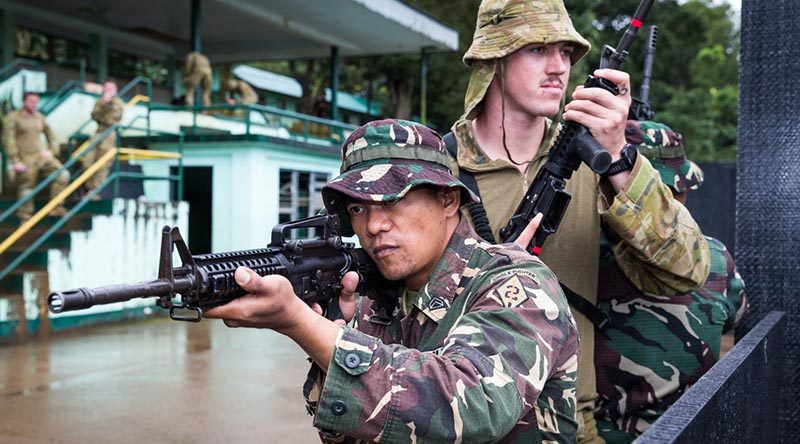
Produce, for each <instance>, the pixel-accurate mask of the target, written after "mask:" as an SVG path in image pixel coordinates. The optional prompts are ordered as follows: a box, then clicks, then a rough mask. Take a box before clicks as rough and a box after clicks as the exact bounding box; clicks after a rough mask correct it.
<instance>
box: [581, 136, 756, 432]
mask: <svg viewBox="0 0 800 444" xmlns="http://www.w3.org/2000/svg"><path fill="white" fill-rule="evenodd" d="M626 136H627V139H628V142H630V143H632V144H635V145H637V146H638V149H639V153H640V154H643V155H644V156H645V157H647V158H648V159H649V160H650V162H651V163H652V164H653V167H654V168H655V169H656V170H657V171H658V172H659V174H660V175H661V180H662V181H663V182H664V184H666V185H667V186H669V188H670V190H671V192H672V193H673V194H674V195H675V198H676V199H677V200H679V201H680V202H685V201H686V194H687V193H688V192H689V191H691V190H696V189H698V188H699V187H700V185H701V184H702V182H703V172H702V171H701V170H700V168H699V167H698V166H697V165H695V164H694V163H693V162H690V161H689V160H688V159H687V158H686V155H685V154H684V149H683V139H682V137H681V136H680V134H677V133H675V132H673V131H672V130H671V129H670V128H669V127H667V126H666V125H663V124H660V123H656V122H646V121H642V122H639V121H629V122H628V128H627V131H626ZM706 240H707V241H708V245H709V247H710V250H711V272H710V273H709V275H708V280H707V281H706V282H705V284H703V286H702V287H700V288H698V289H697V290H695V291H693V292H691V293H686V294H682V295H672V296H663V295H658V294H650V293H646V292H643V291H641V290H638V289H637V288H636V287H635V286H634V285H633V284H631V282H630V281H629V280H628V279H627V278H626V277H625V274H624V273H623V272H622V270H620V268H619V266H618V264H617V261H616V260H615V259H614V254H613V253H612V252H611V250H610V248H609V246H608V244H604V245H603V246H602V247H601V250H600V252H601V260H600V282H599V286H598V307H599V308H600V309H601V310H602V311H603V312H604V313H606V314H607V315H608V317H609V325H608V327H607V328H605V329H604V330H603V331H602V332H599V333H598V335H597V337H596V339H595V357H594V360H595V366H596V368H597V391H598V393H599V395H600V399H599V401H598V410H597V419H598V430H599V431H600V434H601V436H603V438H605V440H606V442H608V443H609V444H611V443H627V442H631V441H632V440H633V439H634V438H635V437H636V436H638V435H639V434H641V433H642V432H644V431H645V430H646V429H647V428H648V427H649V426H650V424H652V423H653V422H654V421H655V420H656V419H658V418H659V416H661V414H663V413H664V411H666V410H667V408H669V406H670V405H672V403H674V402H675V401H676V400H677V399H678V397H679V396H680V395H681V394H683V393H684V392H685V391H686V389H687V388H688V387H689V386H691V385H692V384H694V383H695V382H696V381H697V380H698V379H699V378H700V377H701V376H702V375H703V374H704V373H705V372H706V371H708V370H709V369H710V368H711V366H713V365H714V363H716V362H717V360H718V359H719V355H720V341H721V339H722V334H723V332H724V331H726V330H728V329H731V328H733V327H735V326H736V325H737V324H738V323H739V322H740V321H741V320H742V318H743V317H744V314H745V312H746V311H747V302H746V300H745V294H744V283H743V282H742V279H741V277H740V276H739V273H738V272H737V271H736V266H735V264H734V263H733V258H732V257H731V255H730V253H729V252H728V250H727V249H726V248H725V245H724V244H723V243H722V242H720V241H718V240H717V239H713V238H710V237H706Z"/></svg>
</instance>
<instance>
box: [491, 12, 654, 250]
mask: <svg viewBox="0 0 800 444" xmlns="http://www.w3.org/2000/svg"><path fill="white" fill-rule="evenodd" d="M654 1H655V0H642V2H641V3H640V4H639V7H638V8H636V12H635V13H634V15H633V17H632V18H631V22H630V24H629V25H628V29H627V30H625V34H624V35H623V36H622V39H621V40H620V42H619V44H618V45H617V48H616V49H615V48H612V47H610V46H608V45H605V46H603V49H602V50H601V54H600V68H601V69H602V68H610V69H618V68H619V67H620V66H621V65H622V63H623V62H625V60H626V59H627V58H628V49H629V48H630V46H631V43H633V39H634V37H635V36H636V31H638V29H639V28H640V27H641V26H642V23H643V20H644V18H645V17H646V16H647V13H648V12H650V7H651V6H653V2H654ZM584 87H586V88H603V89H605V90H606V91H609V92H611V93H612V94H614V95H619V88H617V85H615V84H614V83H612V82H610V81H608V80H606V79H603V78H599V77H595V76H593V75H589V78H588V79H587V80H586V83H584ZM581 162H584V163H586V165H588V166H589V168H591V169H592V171H594V172H595V173H597V174H603V173H605V172H606V171H607V170H608V167H609V165H610V164H611V155H610V154H609V153H608V151H606V150H605V149H603V147H602V146H601V145H600V143H599V142H597V140H596V139H595V138H594V137H593V136H592V134H591V133H590V132H589V130H588V129H587V128H586V127H585V126H583V125H581V124H579V123H576V122H574V121H567V122H566V123H564V125H563V126H562V128H561V132H560V133H559V134H558V138H557V139H556V142H555V144H553V146H552V148H550V151H549V152H548V154H547V163H545V164H544V166H542V168H541V169H540V170H539V172H538V173H537V174H536V178H535V179H534V180H533V182H532V183H531V185H530V187H529V188H528V191H527V193H525V197H524V198H523V199H522V202H521V203H520V205H519V207H517V210H516V211H515V212H514V215H513V216H512V217H511V219H510V220H509V221H508V224H506V226H505V227H503V228H502V229H500V238H501V239H502V241H503V242H513V241H514V240H516V239H517V238H518V237H519V236H520V234H522V231H523V230H524V229H525V227H527V226H528V223H530V221H531V220H532V219H533V218H534V217H535V216H536V215H537V214H539V213H542V215H543V218H542V221H541V223H540V224H539V228H538V229H537V230H536V233H535V234H534V236H533V240H532V241H531V245H530V246H529V248H528V251H529V252H530V253H532V254H535V255H538V254H539V252H540V251H541V249H542V245H543V244H544V241H545V240H546V239H547V236H549V235H550V234H553V233H555V232H556V230H558V226H559V225H560V224H561V219H562V218H563V217H564V212H565V211H566V210H567V206H568V205H569V201H570V199H571V196H570V195H569V193H567V192H566V191H565V187H566V181H567V179H569V178H570V177H572V173H573V172H574V171H577V170H578V167H580V165H581Z"/></svg>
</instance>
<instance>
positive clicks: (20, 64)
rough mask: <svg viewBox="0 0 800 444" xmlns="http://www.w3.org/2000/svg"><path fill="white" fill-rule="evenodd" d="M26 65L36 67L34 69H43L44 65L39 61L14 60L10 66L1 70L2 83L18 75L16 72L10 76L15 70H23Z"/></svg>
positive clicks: (0, 80)
mask: <svg viewBox="0 0 800 444" xmlns="http://www.w3.org/2000/svg"><path fill="white" fill-rule="evenodd" d="M25 65H27V66H30V67H34V68H41V67H42V63H41V62H39V61H38V60H33V59H25V58H17V59H14V60H12V61H11V62H10V63H9V64H8V65H6V66H4V67H2V68H0V82H2V81H5V80H7V79H8V78H9V77H11V76H13V75H14V74H16V72H14V73H12V74H9V73H10V72H11V71H12V70H14V69H23V68H24V67H25Z"/></svg>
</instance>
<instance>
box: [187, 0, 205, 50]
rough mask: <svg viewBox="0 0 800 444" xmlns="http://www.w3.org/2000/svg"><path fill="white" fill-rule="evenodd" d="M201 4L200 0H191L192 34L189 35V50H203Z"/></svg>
mask: <svg viewBox="0 0 800 444" xmlns="http://www.w3.org/2000/svg"><path fill="white" fill-rule="evenodd" d="M202 12H203V5H202V4H201V0H192V12H191V13H192V31H191V32H192V35H190V36H189V40H190V42H191V50H192V51H197V52H202V51H203V45H202V43H203V30H202Z"/></svg>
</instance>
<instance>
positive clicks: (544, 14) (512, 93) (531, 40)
mask: <svg viewBox="0 0 800 444" xmlns="http://www.w3.org/2000/svg"><path fill="white" fill-rule="evenodd" d="M589 48H590V47H589V42H587V41H586V40H585V39H584V38H583V37H581V35H580V34H579V33H578V32H577V31H576V30H575V28H574V27H573V25H572V21H571V20H570V18H569V15H568V13H567V11H566V9H565V7H564V5H563V3H562V1H561V0H484V1H483V2H481V5H480V8H479V9H478V19H477V23H476V28H475V35H474V38H473V40H472V45H471V46H470V48H469V49H468V50H467V52H466V54H464V63H466V64H467V66H469V67H470V68H471V71H472V72H471V76H470V82H469V86H468V88H467V94H466V97H465V114H464V116H463V118H462V119H461V120H459V121H458V122H456V123H455V124H454V126H453V133H454V135H455V141H454V142H455V144H457V163H458V165H457V167H458V168H459V174H461V177H462V178H463V177H465V175H472V176H473V177H474V178H475V180H476V181H477V190H478V191H479V192H480V194H481V198H482V202H483V204H484V205H485V207H486V215H487V216H488V225H489V232H490V234H491V235H493V236H494V238H495V239H499V235H498V233H499V230H500V228H501V227H503V226H505V224H506V223H507V221H508V220H509V218H510V217H511V216H512V215H513V213H514V210H515V209H516V208H517V206H518V205H519V203H520V202H521V200H522V197H523V196H524V194H525V192H526V191H527V189H528V186H529V185H530V183H531V182H532V181H533V179H534V177H535V176H536V173H537V172H538V171H539V169H540V168H541V167H542V165H543V164H544V163H545V161H546V160H547V153H548V150H549V149H550V146H551V145H552V144H553V142H554V140H555V138H556V135H557V134H558V130H559V125H557V124H553V122H552V119H553V118H554V116H556V115H557V114H558V112H559V111H560V110H561V108H562V103H563V100H564V93H565V91H566V86H567V82H568V80H569V73H570V69H571V65H572V64H575V63H577V62H578V60H580V59H581V57H583V56H584V55H585V54H586V53H587V52H588V51H589ZM594 74H595V75H596V76H599V77H603V78H605V79H607V80H609V81H610V82H612V83H614V84H616V85H617V86H618V87H619V89H620V91H621V92H622V94H620V95H619V96H615V95H613V94H611V93H609V92H608V91H605V90H603V89H601V88H582V87H579V88H577V89H576V90H575V91H574V92H573V94H572V101H571V102H570V103H569V104H568V105H566V107H564V113H563V118H564V119H565V120H572V121H575V122H578V123H580V124H583V125H585V126H586V127H587V128H588V129H589V131H590V132H591V133H592V135H593V136H594V137H595V139H596V140H597V141H598V142H599V143H600V145H602V146H603V147H604V148H605V149H606V150H607V151H608V152H609V153H610V154H611V157H612V160H613V161H614V162H617V164H618V166H624V168H621V169H619V170H618V171H619V172H618V174H614V175H610V176H607V177H598V176H597V175H596V174H594V173H593V172H592V171H591V170H590V169H589V168H588V167H587V166H586V165H581V167H580V168H579V169H578V171H576V172H575V174H574V175H573V176H572V178H571V179H570V180H568V181H567V185H566V191H567V192H569V194H571V195H572V200H571V203H570V204H569V207H568V208H567V210H566V213H565V215H564V218H563V220H562V221H561V225H560V227H559V229H558V232H557V233H556V234H555V235H552V236H550V237H549V238H548V239H547V242H546V243H545V244H544V248H543V250H542V252H541V258H542V260H543V261H544V263H545V264H547V265H548V266H549V267H550V268H551V269H552V270H553V271H554V272H555V274H556V276H557V277H558V279H559V281H560V282H561V283H562V284H563V285H565V287H566V288H569V289H570V290H572V294H573V296H574V297H572V299H573V300H577V301H578V302H579V303H580V304H579V305H580V306H578V305H576V304H572V307H573V314H574V315H575V318H576V321H577V323H578V330H579V332H580V336H581V351H580V357H579V365H578V372H579V375H578V409H579V410H580V413H581V418H582V420H581V421H580V423H579V426H580V428H579V432H578V439H579V441H580V442H584V443H587V442H594V443H599V442H602V439H601V438H599V437H598V435H597V431H596V425H595V421H594V402H595V399H596V397H597V394H596V389H595V373H594V359H593V353H594V325H593V323H592V321H591V320H590V319H591V318H595V319H596V316H594V315H595V314H599V313H596V311H597V308H596V307H595V305H596V298H597V273H598V266H599V265H598V257H599V244H600V240H599V236H600V221H601V219H602V220H603V221H604V222H605V223H606V225H607V226H608V227H609V230H611V231H612V232H614V233H615V235H616V238H617V239H619V242H618V243H617V244H615V245H613V249H614V253H615V254H616V255H617V257H618V258H620V266H621V267H622V268H623V269H624V271H625V273H626V275H627V276H628V277H629V278H630V279H631V280H632V281H633V282H634V283H635V284H636V285H637V287H639V288H642V289H644V290H646V291H650V292H655V293H658V294H667V293H677V292H685V291H689V290H691V289H693V288H695V287H697V286H698V285H700V284H701V283H702V282H703V281H705V278H706V276H707V275H708V246H707V245H706V242H705V239H704V238H703V236H702V233H700V231H699V229H698V228H697V225H696V224H695V222H694V220H693V219H692V218H691V215H690V214H689V213H688V211H686V209H685V208H684V207H683V206H682V205H680V204H679V203H678V202H676V201H675V200H674V199H673V198H672V195H671V194H670V193H669V191H668V190H666V189H662V188H663V187H660V186H658V185H659V184H660V178H659V176H658V173H657V172H656V171H655V170H653V167H652V166H651V165H650V163H649V162H648V161H647V160H646V159H644V157H643V156H638V157H637V155H636V149H635V148H633V147H627V146H626V141H625V124H626V120H627V115H628V108H629V106H630V102H631V97H630V78H629V76H628V74H626V73H624V72H621V71H616V70H608V69H606V70H596V71H594ZM446 139H447V138H446ZM454 169H455V168H454ZM478 220H480V219H478ZM473 223H474V220H473ZM480 225H481V224H478V225H476V228H477V229H480ZM536 225H537V224H535V223H533V224H531V226H529V227H528V229H527V230H526V232H525V233H523V235H522V236H521V237H520V238H519V239H518V242H520V243H521V244H527V243H528V242H529V240H530V239H531V237H532V235H533V233H534V230H535V228H536ZM479 232H482V230H481V231H479ZM565 291H566V290H565ZM576 307H577V308H576ZM587 315H588V316H587ZM590 317H591V318H590Z"/></svg>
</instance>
